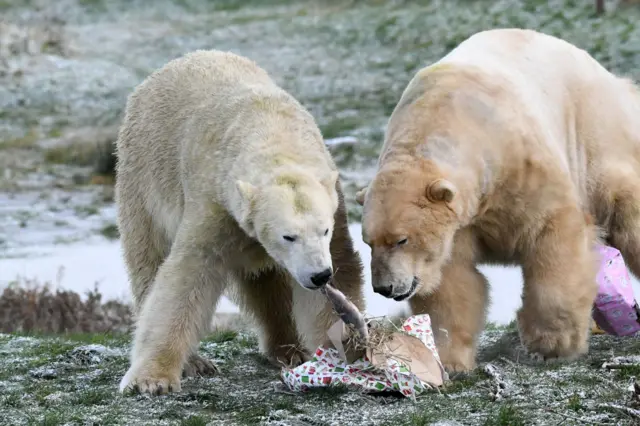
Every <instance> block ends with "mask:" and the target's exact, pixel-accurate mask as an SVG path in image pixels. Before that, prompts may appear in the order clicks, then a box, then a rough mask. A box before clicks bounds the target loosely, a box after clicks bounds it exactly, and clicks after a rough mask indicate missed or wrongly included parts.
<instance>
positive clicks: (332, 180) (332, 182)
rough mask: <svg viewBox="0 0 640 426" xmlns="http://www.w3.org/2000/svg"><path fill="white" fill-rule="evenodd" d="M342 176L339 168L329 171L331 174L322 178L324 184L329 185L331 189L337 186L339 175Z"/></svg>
mask: <svg viewBox="0 0 640 426" xmlns="http://www.w3.org/2000/svg"><path fill="white" fill-rule="evenodd" d="M339 176H340V172H338V171H337V170H334V171H332V172H331V173H329V176H327V177H325V178H324V179H322V184H323V185H324V186H325V187H327V189H329V190H333V189H335V187H336V183H337V182H338V177H339Z"/></svg>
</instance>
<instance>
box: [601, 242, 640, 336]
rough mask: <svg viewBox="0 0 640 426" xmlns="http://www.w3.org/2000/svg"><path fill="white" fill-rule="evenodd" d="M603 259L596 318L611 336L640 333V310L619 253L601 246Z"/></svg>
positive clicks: (611, 248)
mask: <svg viewBox="0 0 640 426" xmlns="http://www.w3.org/2000/svg"><path fill="white" fill-rule="evenodd" d="M598 251H599V253H600V256H601V263H600V270H599V271H598V276H597V281H598V295H597V296H596V300H595V303H594V307H593V319H594V320H595V322H596V324H597V325H598V327H600V328H601V329H602V330H604V331H605V332H607V333H609V334H615V335H618V336H628V335H631V334H635V333H636V332H638V331H639V330H640V320H639V319H638V313H639V312H640V309H639V307H638V303H637V302H636V300H635V297H634V294H633V286H632V285H631V278H630V277H629V272H628V270H627V267H626V266H625V263H624V259H623V258H622V255H621V254H620V252H619V251H618V250H616V249H615V248H613V247H609V246H599V247H598Z"/></svg>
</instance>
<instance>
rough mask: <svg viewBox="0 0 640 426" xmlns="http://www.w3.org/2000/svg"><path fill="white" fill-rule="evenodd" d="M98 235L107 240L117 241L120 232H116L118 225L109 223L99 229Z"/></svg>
mask: <svg viewBox="0 0 640 426" xmlns="http://www.w3.org/2000/svg"><path fill="white" fill-rule="evenodd" d="M100 234H102V236H104V237H105V238H107V239H109V240H117V239H118V238H120V232H119V231H118V225H116V224H115V223H109V224H107V225H105V226H103V227H102V228H101V229H100Z"/></svg>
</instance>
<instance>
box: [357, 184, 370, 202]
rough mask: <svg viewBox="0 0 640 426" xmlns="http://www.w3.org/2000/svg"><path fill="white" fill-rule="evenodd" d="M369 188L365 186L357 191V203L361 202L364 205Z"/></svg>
mask: <svg viewBox="0 0 640 426" xmlns="http://www.w3.org/2000/svg"><path fill="white" fill-rule="evenodd" d="M367 189H369V188H368V187H367V186H365V187H364V188H362V189H361V190H360V191H358V192H356V203H358V204H360V205H361V206H364V197H365V195H367Z"/></svg>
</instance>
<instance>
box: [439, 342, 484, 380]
mask: <svg viewBox="0 0 640 426" xmlns="http://www.w3.org/2000/svg"><path fill="white" fill-rule="evenodd" d="M439 355H440V361H441V362H442V366H443V367H444V369H445V370H446V371H447V373H449V374H453V373H468V372H470V371H472V370H474V369H475V368H476V361H475V357H474V356H473V355H474V354H473V351H472V350H471V349H470V348H458V349H456V348H449V349H448V350H444V351H441V352H440V354H439Z"/></svg>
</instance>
